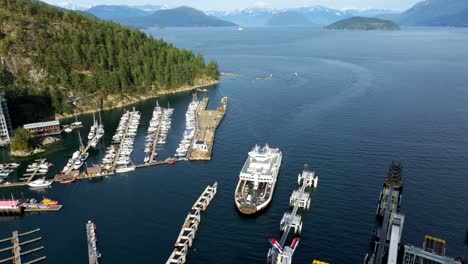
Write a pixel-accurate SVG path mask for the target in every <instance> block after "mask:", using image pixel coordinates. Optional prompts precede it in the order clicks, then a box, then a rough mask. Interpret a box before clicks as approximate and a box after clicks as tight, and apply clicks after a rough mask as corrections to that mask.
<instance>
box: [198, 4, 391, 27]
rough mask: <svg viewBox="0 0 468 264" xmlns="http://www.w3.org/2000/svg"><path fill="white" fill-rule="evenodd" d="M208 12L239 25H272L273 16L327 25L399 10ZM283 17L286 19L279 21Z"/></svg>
mask: <svg viewBox="0 0 468 264" xmlns="http://www.w3.org/2000/svg"><path fill="white" fill-rule="evenodd" d="M207 13H208V14H210V15H214V16H216V17H219V18H221V19H224V20H227V21H231V22H234V23H237V24H239V25H246V26H264V25H272V24H271V21H270V19H272V17H273V16H276V18H274V24H278V25H285V24H288V21H291V20H293V19H301V20H303V18H306V20H307V21H308V23H309V24H317V25H326V24H330V23H333V22H336V21H338V20H341V19H344V18H350V17H353V16H362V17H374V16H377V15H382V14H396V13H397V12H396V11H391V10H378V9H370V10H362V11H361V10H344V11H342V10H337V9H331V8H327V7H323V6H311V7H301V8H289V9H279V10H276V9H269V8H248V9H243V10H237V11H228V12H220V11H211V12H207ZM283 13H286V15H281V14H283ZM293 16H297V18H293ZM283 19H284V21H279V20H283Z"/></svg>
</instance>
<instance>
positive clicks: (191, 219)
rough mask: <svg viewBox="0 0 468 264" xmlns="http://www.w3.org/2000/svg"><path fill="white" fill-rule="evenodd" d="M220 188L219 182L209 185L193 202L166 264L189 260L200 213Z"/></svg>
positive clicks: (199, 220)
mask: <svg viewBox="0 0 468 264" xmlns="http://www.w3.org/2000/svg"><path fill="white" fill-rule="evenodd" d="M217 190H218V183H217V182H215V183H214V184H213V185H212V186H207V187H206V188H205V190H204V191H203V193H202V194H201V195H200V197H199V198H198V199H197V201H196V202H195V203H194V204H193V206H192V208H191V209H190V212H189V213H188V215H187V217H186V218H185V221H184V224H183V225H182V229H181V230H180V233H179V236H178V237H177V240H176V242H175V245H174V250H173V251H172V253H171V255H170V256H169V259H168V260H167V261H166V264H171V263H176V264H183V263H185V261H186V260H187V254H188V249H189V248H190V247H192V243H193V240H194V239H195V235H196V232H197V230H198V226H199V224H200V222H201V217H200V213H201V212H204V211H205V210H206V209H207V208H208V206H209V205H210V203H211V201H212V200H213V198H214V197H215V195H216V193H217Z"/></svg>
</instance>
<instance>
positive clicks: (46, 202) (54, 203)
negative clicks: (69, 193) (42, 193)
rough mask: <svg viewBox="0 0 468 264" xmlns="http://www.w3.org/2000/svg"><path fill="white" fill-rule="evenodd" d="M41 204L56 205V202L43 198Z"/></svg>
mask: <svg viewBox="0 0 468 264" xmlns="http://www.w3.org/2000/svg"><path fill="white" fill-rule="evenodd" d="M41 204H43V205H58V204H59V203H58V201H55V200H52V199H49V198H44V199H43V200H42V201H41Z"/></svg>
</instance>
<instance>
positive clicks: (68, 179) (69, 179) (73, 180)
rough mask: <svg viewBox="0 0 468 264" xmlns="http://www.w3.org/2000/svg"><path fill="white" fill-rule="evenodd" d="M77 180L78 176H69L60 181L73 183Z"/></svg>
mask: <svg viewBox="0 0 468 264" xmlns="http://www.w3.org/2000/svg"><path fill="white" fill-rule="evenodd" d="M75 181H76V178H75V177H71V178H67V179H62V180H61V181H60V183H61V184H68V183H72V182H75Z"/></svg>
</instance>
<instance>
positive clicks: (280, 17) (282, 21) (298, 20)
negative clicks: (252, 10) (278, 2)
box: [266, 11, 312, 26]
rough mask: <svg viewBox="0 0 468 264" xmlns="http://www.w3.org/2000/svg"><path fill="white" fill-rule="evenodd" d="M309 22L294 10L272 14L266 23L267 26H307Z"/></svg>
mask: <svg viewBox="0 0 468 264" xmlns="http://www.w3.org/2000/svg"><path fill="white" fill-rule="evenodd" d="M311 24H312V22H310V21H309V20H308V19H307V18H306V17H305V16H304V15H303V14H301V13H298V12H295V11H285V12H279V13H276V14H273V15H272V16H271V17H270V18H269V19H268V21H267V22H266V25H268V26H309V25H311Z"/></svg>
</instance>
